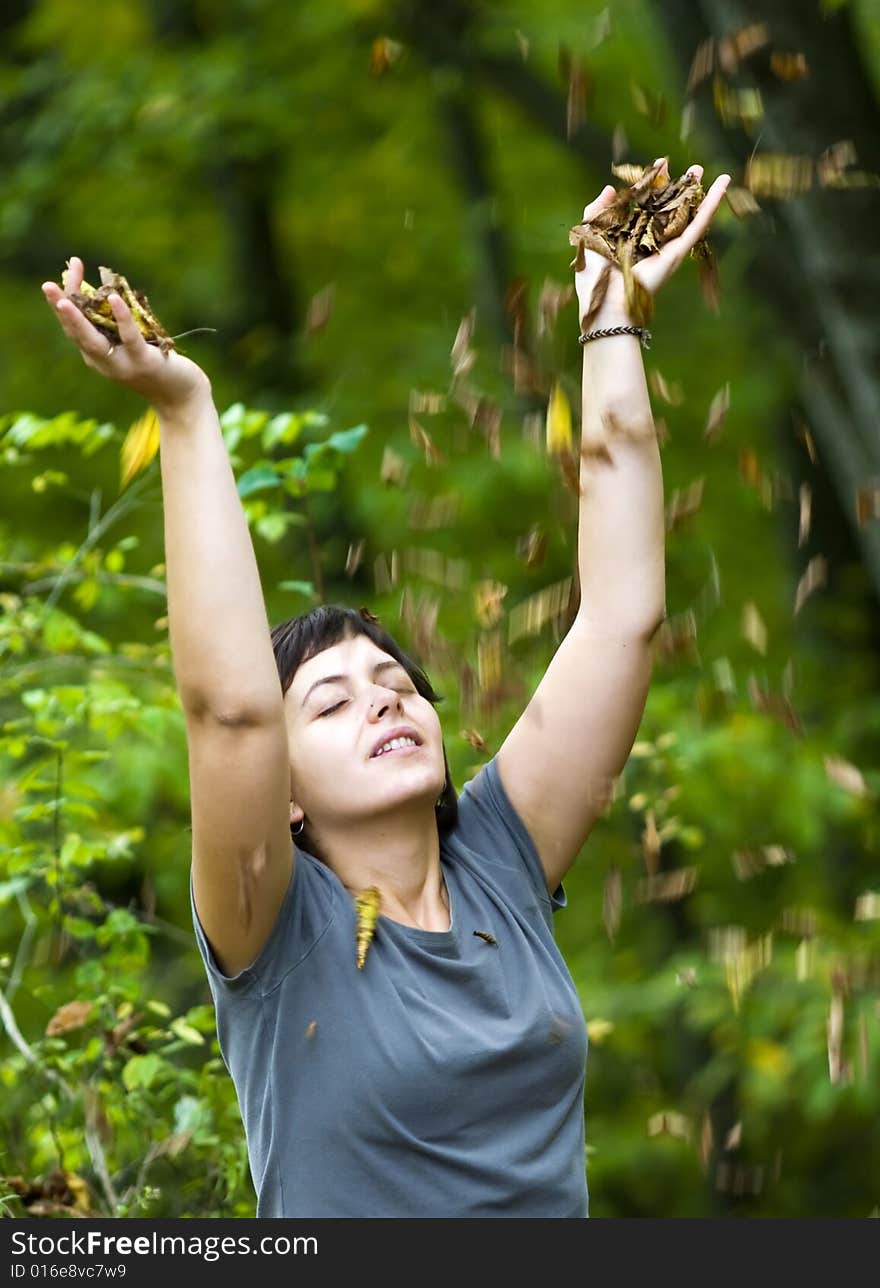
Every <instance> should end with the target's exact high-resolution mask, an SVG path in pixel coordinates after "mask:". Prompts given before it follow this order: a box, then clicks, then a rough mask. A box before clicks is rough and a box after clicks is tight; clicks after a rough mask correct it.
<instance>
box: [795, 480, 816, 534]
mask: <svg viewBox="0 0 880 1288" xmlns="http://www.w3.org/2000/svg"><path fill="white" fill-rule="evenodd" d="M812 496H813V493H812V491H811V489H810V485H809V483H802V484H801V485H800V488H799V489H798V501H799V511H800V516H799V520H798V549H800V548H801V546H802V545H803V544H804V542H805V541H806V540H807V537H809V535H810V514H811V503H812Z"/></svg>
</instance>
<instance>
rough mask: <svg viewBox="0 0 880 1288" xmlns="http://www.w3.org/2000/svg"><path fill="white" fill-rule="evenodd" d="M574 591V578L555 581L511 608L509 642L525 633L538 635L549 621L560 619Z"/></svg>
mask: <svg viewBox="0 0 880 1288" xmlns="http://www.w3.org/2000/svg"><path fill="white" fill-rule="evenodd" d="M571 592H572V578H571V577H566V578H565V579H564V580H563V581H558V582H554V584H553V585H552V586H545V587H544V589H543V590H539V591H536V593H535V594H534V595H530V596H529V597H528V599H525V600H523V602H522V603H520V604H517V605H516V607H515V608H512V609H511V610H510V614H509V616H508V619H507V622H508V625H507V630H508V634H507V642H508V644H513V643H514V642H515V641H516V640H518V639H520V638H522V636H524V635H537V634H538V632H539V631H541V630H543V629H544V627H545V626H546V625H547V623H548V622H551V621H558V620H559V618H560V617H561V616H562V615H563V613H564V612H565V610H566V608H567V606H568V603H569V600H570V598H571Z"/></svg>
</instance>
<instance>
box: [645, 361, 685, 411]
mask: <svg viewBox="0 0 880 1288" xmlns="http://www.w3.org/2000/svg"><path fill="white" fill-rule="evenodd" d="M648 382H649V384H650V386H651V389H652V391H653V392H654V393H655V394H656V395H657V397H658V398H662V399H663V401H664V402H665V403H669V405H670V407H680V406H681V404H682V403H683V402H684V390H683V389H682V387H681V383H680V382H679V381H678V380H676V381H675V382H674V383H673V384H671V385H670V384H667V382H666V380H665V378H664V376H663V374H662V373H661V372H660V371H659V370H658V369H657V367H652V368H651V370H650V371H649V372H648Z"/></svg>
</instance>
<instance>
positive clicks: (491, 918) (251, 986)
mask: <svg viewBox="0 0 880 1288" xmlns="http://www.w3.org/2000/svg"><path fill="white" fill-rule="evenodd" d="M458 804H459V817H458V822H457V824H456V826H455V828H454V829H453V830H452V831H451V832H449V833H447V834H446V835H445V836H442V837H441V839H440V862H441V866H442V870H443V875H444V878H445V880H446V885H447V888H448V890H449V899H450V909H451V927H450V929H449V930H448V931H431V930H419V929H417V928H415V927H410V926H403V925H400V924H399V923H398V922H395V921H392V920H391V919H390V918H388V917H382V916H380V917H379V920H378V922H377V926H376V931H375V935H374V938H373V941H372V943H371V945H370V948H369V951H368V953H367V958H366V963H365V965H364V968H363V969H362V970H358V968H357V966H356V957H355V937H356V914H355V908H354V902H353V899H352V896H351V894H350V893H349V892H348V891H347V890H346V888H345V887H344V886H343V884H342V882H341V881H340V880H339V878H338V877H337V876H336V875H335V874H334V873H333V872H332V871H331V870H330V869H329V868H328V867H327V866H326V865H325V864H323V863H321V862H319V861H318V860H317V859H315V858H314V857H313V856H312V855H310V854H308V853H307V852H306V851H304V850H300V849H299V848H298V847H297V849H296V862H295V864H294V871H293V877H292V880H291V883H290V886H289V887H288V890H287V892H286V894H285V897H284V901H283V903H282V906H281V909H280V912H279V915H278V919H277V921H276V923H275V926H274V928H273V930H272V933H271V935H270V937H269V939H268V941H267V942H266V944H265V945H264V947H263V949H262V951H261V953H260V955H259V956H258V957H257V959H256V961H255V962H253V964H252V965H251V966H249V967H247V968H246V969H245V970H242V971H241V972H239V974H238V975H235V976H227V975H224V974H223V973H222V972H221V971H220V969H219V968H218V965H217V963H216V961H215V959H214V956H213V953H212V952H211V949H210V946H209V944H208V941H207V939H206V937H205V934H204V931H203V929H202V926H201V924H200V923H199V920H198V916H197V914H196V909H195V902H194V900H193V898H192V880H190V898H191V901H192V916H193V925H194V927H195V932H196V938H197V941H198V946H199V950H200V952H201V955H202V959H203V961H204V963H205V967H206V970H207V974H208V981H209V984H210V988H211V993H212V996H213V999H214V1005H215V1009H216V1014H217V1032H218V1037H219V1041H220V1049H221V1052H222V1055H223V1059H224V1061H225V1062H226V1066H227V1068H228V1069H229V1072H230V1074H231V1075H232V1079H233V1082H234V1084H235V1089H236V1092H237V1095H238V1103H239V1108H240V1110H241V1115H242V1120H243V1123H244V1127H245V1133H246V1136H247V1145H248V1156H249V1160H250V1168H251V1175H252V1178H253V1182H254V1188H255V1190H256V1193H257V1216H259V1217H300V1218H302V1217H586V1216H587V1215H588V1194H587V1182H586V1167H585V1148H584V1106H583V1094H584V1081H585V1072H586V1057H587V1031H586V1024H585V1021H584V1016H583V1011H582V1008H581V1004H580V1000H579V997H578V993H577V990H576V988H575V985H574V982H573V980H572V978H571V975H570V973H569V971H568V968H567V966H566V964H565V962H564V960H563V958H562V956H561V954H560V952H559V949H558V948H557V946H556V944H555V942H554V939H553V912H554V911H556V910H557V909H559V908H564V907H565V906H566V895H565V891H564V889H563V887H562V886H561V885H560V886H559V887H558V888H557V890H556V891H555V893H554V894H553V895H552V897H551V896H550V895H549V894H548V892H547V885H546V882H545V879H544V875H543V871H542V868H541V864H540V860H539V857H538V853H537V851H536V849H535V847H534V844H533V842H532V840H531V838H530V836H529V834H528V832H527V831H526V828H525V826H524V824H523V822H522V820H521V819H520V818H519V815H518V814H517V813H516V812H515V810H514V808H513V806H512V804H511V803H510V800H509V798H508V796H507V794H506V793H505V791H504V788H503V787H502V785H501V781H500V779H499V777H498V769H497V765H496V763H495V760H494V759H492V760H490V761H489V762H488V764H487V765H484V766H483V768H482V769H481V770H480V772H479V773H478V774H477V776H476V777H475V778H474V779H473V780H472V781H471V782H469V783H467V784H466V786H465V787H464V789H463V791H462V793H461V795H460V797H459V803H458ZM476 930H480V931H484V932H486V933H487V934H489V935H491V936H492V937H493V938H494V939H495V941H496V942H495V943H494V944H492V943H490V942H487V941H486V940H485V939H483V938H481V937H480V936H478V935H475V934H474V931H476Z"/></svg>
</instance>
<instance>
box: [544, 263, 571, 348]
mask: <svg viewBox="0 0 880 1288" xmlns="http://www.w3.org/2000/svg"><path fill="white" fill-rule="evenodd" d="M574 296H575V289H574V287H573V286H572V285H570V284H569V285H564V286H563V285H561V284H560V283H559V282H554V281H552V280H551V279H550V278H549V277H546V278H545V279H544V283H543V285H542V287H541V293H540V295H539V296H538V337H539V339H540V338H541V337H542V336H545V335H549V334H550V333H551V332H552V331H553V328H554V326H555V324H556V319H557V318H558V316H559V314H560V313H561V311H562V310H563V309H564V308H565V306H566V304H569V303H570V302H571V300H573V299H574Z"/></svg>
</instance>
